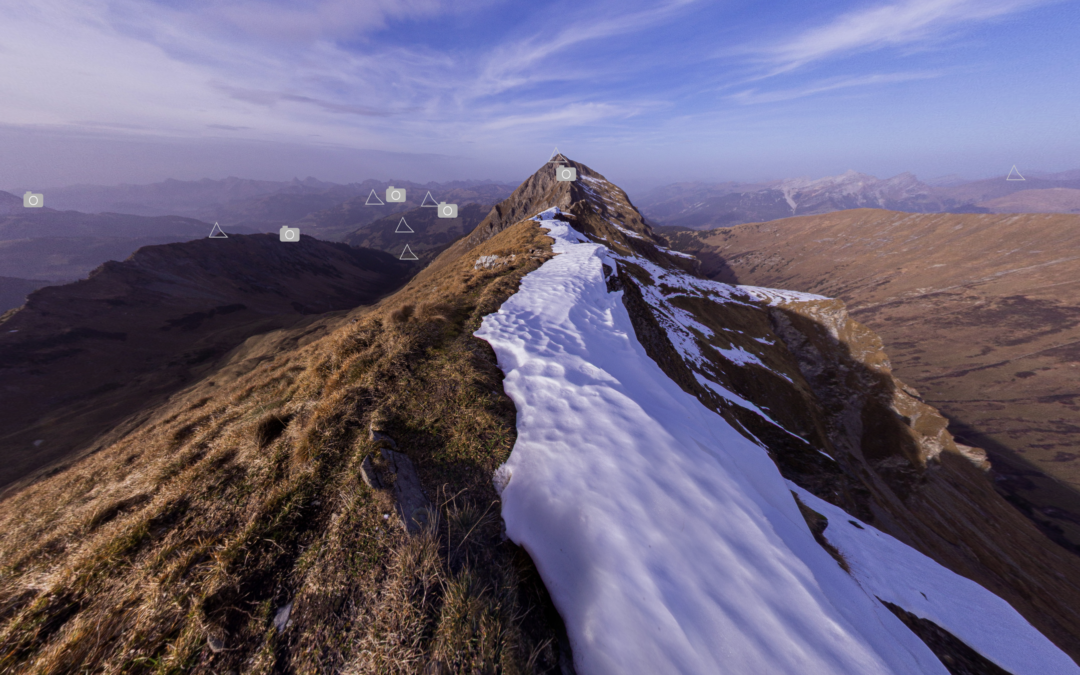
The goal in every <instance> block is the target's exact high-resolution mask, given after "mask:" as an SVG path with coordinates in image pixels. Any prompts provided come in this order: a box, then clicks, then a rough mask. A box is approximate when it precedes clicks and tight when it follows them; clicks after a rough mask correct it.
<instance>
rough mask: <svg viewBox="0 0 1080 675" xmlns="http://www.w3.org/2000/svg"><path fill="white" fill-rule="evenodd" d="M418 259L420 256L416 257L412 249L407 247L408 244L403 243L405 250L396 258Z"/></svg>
mask: <svg viewBox="0 0 1080 675" xmlns="http://www.w3.org/2000/svg"><path fill="white" fill-rule="evenodd" d="M419 259H420V258H417V257H416V254H415V253H413V252H412V249H411V248H409V245H408V244H405V250H404V251H402V252H401V257H400V258H398V260H419Z"/></svg>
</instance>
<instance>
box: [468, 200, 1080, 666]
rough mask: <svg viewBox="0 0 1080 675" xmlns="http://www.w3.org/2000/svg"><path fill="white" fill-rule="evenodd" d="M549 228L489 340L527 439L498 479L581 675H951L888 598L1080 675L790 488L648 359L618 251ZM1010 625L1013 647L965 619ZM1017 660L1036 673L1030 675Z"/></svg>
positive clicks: (939, 578)
mask: <svg viewBox="0 0 1080 675" xmlns="http://www.w3.org/2000/svg"><path fill="white" fill-rule="evenodd" d="M556 214H557V209H552V210H549V211H546V212H544V213H542V214H540V215H539V216H538V217H537V220H539V221H540V223H541V226H542V227H544V228H546V229H547V230H548V231H549V234H550V236H551V237H552V238H553V239H554V240H555V244H554V246H553V250H554V252H555V253H556V254H557V255H556V256H555V257H554V258H553V259H551V260H549V261H547V262H545V263H544V264H543V265H542V266H541V267H540V268H539V269H537V270H536V271H534V272H532V273H530V274H528V275H527V276H526V277H525V278H524V279H523V280H522V283H521V286H520V289H519V291H518V292H517V293H516V294H515V295H513V296H512V297H511V298H510V299H509V300H507V301H506V302H505V303H504V304H503V306H502V307H501V308H500V309H499V310H498V312H496V313H494V314H490V315H488V316H487V317H485V318H484V321H483V324H482V326H481V328H480V329H479V330H478V331H477V332H476V335H477V337H480V338H481V339H484V340H487V341H488V342H489V343H490V344H491V346H492V347H493V348H494V350H495V352H496V355H497V356H498V361H499V366H500V368H501V369H502V370H503V372H504V373H505V376H506V377H505V380H504V387H505V390H506V392H507V394H508V395H509V396H510V397H511V398H512V399H513V401H514V403H515V405H516V407H517V410H518V421H517V426H518V438H517V442H516V444H515V445H514V449H513V451H512V453H511V455H510V458H509V460H508V461H507V462H506V464H504V465H503V466H502V467H500V469H499V471H498V472H497V473H496V477H495V483H496V487H497V489H499V491H500V494H501V496H502V515H503V519H504V521H505V523H506V532H507V535H508V536H509V537H510V538H511V539H512V540H513V541H514V542H516V543H518V544H519V545H521V546H523V547H524V548H525V549H526V550H527V551H528V552H529V554H530V555H531V557H532V559H533V560H534V562H535V563H536V565H537V568H538V570H539V571H540V574H541V576H542V578H543V579H544V583H545V585H546V586H547V588H548V590H549V591H550V593H551V596H552V599H553V601H554V602H555V605H556V607H557V608H558V610H559V614H560V615H561V616H562V617H563V619H564V621H565V623H566V627H567V631H568V635H569V637H570V641H571V645H572V648H573V653H574V661H575V666H576V669H577V672H579V673H581V674H582V675H598V674H607V673H612V674H614V673H619V674H623V673H646V674H650V675H651V674H654V673H664V674H668V673H701V674H708V675H715V674H717V673H732V674H740V675H741V674H743V673H767V674H770V675H773V674H776V675H785V674H791V675H795V674H798V675H876V674H885V673H894V674H899V673H905V674H912V675H914V674H915V673H919V674H924V673H933V674H937V675H946V673H947V671H946V669H945V667H944V666H943V665H942V664H941V662H940V661H939V660H938V659H937V657H936V656H934V655H933V654H932V653H931V652H930V650H929V649H928V648H927V646H926V645H925V644H924V643H923V642H922V641H921V640H919V639H918V638H917V637H916V636H915V635H914V634H913V633H912V632H911V631H910V630H908V629H907V627H906V626H904V625H903V623H901V622H900V620H899V619H897V618H896V617H895V616H894V615H893V614H892V613H891V612H890V611H889V610H888V609H887V608H886V607H884V606H883V605H882V604H881V603H880V602H879V601H878V600H877V599H876V598H875V595H877V596H880V597H882V598H883V599H885V600H888V601H890V602H894V603H895V604H898V605H899V606H901V607H904V608H905V609H908V610H909V611H912V612H914V613H916V614H918V615H919V616H927V617H928V618H931V620H934V621H936V622H939V625H942V626H943V627H945V628H946V629H948V630H950V631H952V632H953V633H954V635H957V636H958V637H961V639H963V640H965V641H966V642H967V643H968V644H969V645H970V646H972V647H973V648H975V649H976V650H978V651H980V652H981V653H983V654H984V655H986V656H987V657H988V658H991V659H993V660H995V662H999V663H1002V664H1004V663H1009V664H1012V666H1013V667H1014V668H1016V669H1015V670H1013V673H1014V675H1026V674H1027V673H1036V672H1038V673H1044V674H1045V673H1051V672H1052V673H1061V674H1072V673H1078V672H1080V671H1078V670H1077V669H1076V668H1075V666H1071V665H1070V664H1071V661H1070V660H1069V659H1068V657H1067V656H1065V655H1064V654H1063V653H1061V652H1060V651H1058V650H1057V649H1056V647H1054V646H1053V645H1052V644H1051V643H1050V642H1049V641H1048V640H1046V639H1045V638H1044V637H1043V636H1041V635H1040V634H1038V633H1037V631H1035V630H1034V629H1033V628H1031V626H1029V625H1027V624H1026V622H1024V621H1023V619H1022V618H1020V617H1019V615H1017V614H1016V612H1015V611H1013V610H1012V608H1011V607H1009V606H1008V605H1007V604H1006V603H1004V602H1003V601H1001V600H1000V599H999V598H997V597H996V596H994V595H993V594H991V593H989V592H988V591H986V590H985V589H982V588H981V587H980V586H978V585H977V584H974V583H972V582H970V581H966V580H963V581H965V582H966V585H964V587H963V589H962V590H961V591H959V592H958V593H957V595H956V596H955V597H954V598H946V597H944V596H946V595H948V590H947V589H948V588H951V586H949V585H948V584H956V583H957V581H956V579H959V577H956V575H953V574H952V573H951V572H948V571H947V570H945V569H944V568H942V567H940V566H939V565H938V564H937V563H935V562H933V561H932V560H930V559H929V558H925V557H924V556H921V554H918V553H917V552H915V551H913V550H911V549H909V548H907V547H906V546H904V545H903V544H900V543H899V542H897V541H895V540H892V539H891V538H889V541H887V542H886V541H884V540H883V539H881V537H884V535H880V533H878V535H877V537H878V538H876V539H871V538H869V537H870V535H867V534H866V533H867V532H870V530H869V529H867V530H862V531H859V530H857V528H855V527H854V526H850V530H852V531H855V532H848V530H846V529H843V525H844V523H845V522H846V521H847V520H848V517H847V515H846V514H844V513H843V512H842V511H840V510H839V509H837V508H836V507H832V506H831V505H828V504H826V503H824V502H821V501H820V500H817V499H816V498H814V497H812V496H811V495H808V494H806V493H805V492H803V491H801V490H798V488H796V487H795V486H793V485H790V484H788V483H787V482H786V481H785V480H784V479H783V478H782V477H781V475H780V473H779V470H778V469H777V468H776V465H775V464H774V463H773V462H772V460H771V459H770V458H769V456H768V454H767V452H766V450H765V449H764V448H762V447H759V446H758V445H756V444H755V443H754V442H752V441H750V440H748V439H747V438H745V437H744V436H743V435H741V434H740V433H738V432H737V431H736V430H735V429H733V428H732V427H731V426H730V425H729V424H728V423H727V422H726V421H725V420H724V419H723V417H722V416H720V415H719V414H717V413H716V412H714V411H712V410H709V409H708V408H707V407H705V406H704V405H703V404H702V403H701V402H700V401H698V399H697V398H695V397H693V396H691V395H690V394H687V393H686V392H684V391H683V390H682V389H681V388H680V387H679V386H678V385H677V384H675V383H674V382H673V381H672V380H671V379H669V378H668V377H667V376H666V375H665V374H664V373H663V371H661V370H660V368H659V366H657V365H656V363H655V362H654V361H652V359H651V358H649V356H648V355H647V354H646V353H645V350H644V348H643V347H642V346H641V344H640V343H639V342H638V341H637V338H636V334H635V332H634V327H633V324H632V323H631V319H630V316H629V314H628V313H627V311H626V308H625V306H624V305H623V303H622V298H621V292H618V293H609V292H608V291H607V282H606V280H605V274H604V266H605V264H607V266H608V267H611V266H613V265H617V264H619V261H620V257H619V256H617V255H616V254H614V252H612V251H611V250H609V249H607V248H606V247H604V246H603V245H601V244H597V243H593V242H591V241H589V240H588V239H587V238H586V237H585V236H583V235H582V234H580V233H579V232H577V231H575V230H574V229H573V228H572V227H571V226H570V225H569V224H568V223H566V222H564V221H561V220H555V219H554V217H555V215H556ZM633 262H634V263H635V264H638V265H641V266H642V267H644V265H642V262H643V261H642V260H641V259H639V258H634V259H633ZM649 272H650V274H652V275H653V276H654V278H655V279H663V280H664V283H666V284H675V283H683V284H688V285H692V286H694V287H699V286H700V287H701V288H702V289H707V290H708V291H709V292H710V293H711V294H715V296H719V297H723V298H725V299H726V300H727V301H731V302H742V301H745V300H746V296H744V295H743V293H744V292H746V293H749V294H750V295H751V296H754V297H757V298H760V299H762V300H766V301H768V302H780V301H785V300H793V299H794V300H801V299H804V298H816V297H817V296H809V295H807V294H786V293H783V292H773V291H768V292H766V290H765V289H750V290H749V291H747V290H746V289H741V288H738V289H737V288H735V287H731V286H724V285H723V284H714V283H713V282H705V281H701V280H697V279H693V278H692V277H689V276H684V277H683V280H682V281H681V282H680V281H679V279H678V278H677V277H678V276H679V275H676V274H675V273H673V272H671V271H668V270H662V269H660V268H659V267H657V268H656V270H651V269H650V270H649ZM642 288H643V289H644V288H648V287H647V286H643V287H642ZM715 296H714V297H715ZM654 300H655V298H651V299H650V302H652V301H654ZM669 309H670V308H667V307H663V308H658V310H659V312H658V313H661V314H663V313H666V314H667V320H668V325H667V326H666V327H667V329H668V332H669V335H671V336H672V341H673V342H675V343H677V344H680V343H681V342H680V338H679V336H678V334H679V333H680V330H685V331H687V332H689V329H691V328H693V329H694V330H701V329H702V328H704V327H703V326H700V324H698V325H697V326H695V325H694V324H696V323H697V322H693V319H692V318H690V319H689V320H687V317H684V316H680V315H679V314H678V313H670V312H669ZM691 322H693V323H691ZM691 335H692V334H691ZM682 342H685V340H683V341H682ZM694 348H695V349H696V348H697V347H696V345H695V346H694ZM696 376H697V377H698V378H699V382H702V384H704V385H705V386H708V387H709V388H710V389H712V390H713V391H715V392H717V394H718V395H721V396H724V397H725V398H728V400H732V401H733V402H734V403H736V404H738V405H742V406H744V407H748V408H750V409H752V410H754V411H755V412H758V413H759V414H760V413H761V411H760V410H757V408H756V407H754V406H753V404H752V403H750V402H748V401H745V400H742V399H739V398H738V397H737V396H736V395H734V394H732V393H731V392H727V391H726V390H725V389H724V388H723V387H719V385H716V384H715V383H711V382H710V381H709V380H708V379H707V378H705V377H703V376H701V375H700V374H697V375H696ZM736 399H737V400H736ZM792 489H794V490H798V491H799V492H800V494H801V495H802V499H803V500H804V502H805V503H807V504H809V505H811V507H812V508H814V509H815V510H817V511H819V512H820V513H823V514H825V515H826V516H827V517H828V518H829V521H830V525H829V527H828V529H827V531H826V535H827V536H829V538H830V540H834V543H835V544H836V545H837V546H838V547H839V548H840V550H842V551H843V552H844V554H845V555H846V556H848V559H849V560H850V561H851V563H852V566H853V569H854V570H855V576H854V577H853V576H850V575H848V574H847V573H845V572H844V571H843V570H842V569H841V568H840V567H839V565H838V564H837V563H836V561H835V560H833V559H832V558H831V557H830V556H829V555H828V554H827V553H826V552H825V551H824V549H822V548H821V546H819V545H818V544H817V542H815V541H814V539H813V536H812V535H811V533H810V532H809V529H808V528H807V526H806V522H805V520H804V519H803V517H802V515H801V513H800V512H799V509H798V506H797V505H796V503H795V501H794V499H793V497H792V495H791V490H792ZM873 532H876V531H873ZM848 535H850V536H848ZM834 537H835V539H834ZM893 547H901V549H903V550H899V549H894V548H893ZM898 560H902V561H904V565H903V566H901V567H902V569H895V568H896V561H898ZM908 565H910V569H909V568H908V567H907V566H908ZM948 575H951V577H950V576H948ZM917 582H918V583H917ZM917 591H926V592H927V595H928V596H930V597H931V598H935V599H933V600H929V601H928V602H927V603H924V604H925V605H930V607H929V608H928V607H926V606H923V605H919V604H918V603H915V604H912V602H913V601H914V598H913V597H912V596H913V595H915V593H916V592H917ZM931 591H932V593H931ZM965 606H966V607H968V608H970V609H966V610H965V609H964V607H965ZM973 616H978V621H975V620H974V619H972V617H973ZM1001 617H1003V618H1002V621H1003V623H1002V624H1001V625H1004V626H1007V627H1008V630H1007V634H999V633H1002V631H994V630H985V626H983V627H978V626H967V630H965V627H964V626H963V625H961V624H963V623H964V622H967V623H980V622H981V623H983V624H987V623H996V622H997V621H998V619H999V618H1001ZM990 642H994V644H990ZM1032 652H1037V653H1038V654H1037V658H1035V657H1032ZM1020 654H1026V655H1028V657H1030V660H1029V663H1030V664H1035V665H1034V666H1030V667H1026V669H1025V668H1019V667H1017V666H1016V665H1015V663H1014V661H1015V659H1014V658H1013V657H1015V656H1016V655H1020ZM1033 668H1034V669H1033Z"/></svg>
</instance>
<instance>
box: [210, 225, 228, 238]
mask: <svg viewBox="0 0 1080 675" xmlns="http://www.w3.org/2000/svg"><path fill="white" fill-rule="evenodd" d="M210 238H211V239H228V238H229V235H227V234H225V232H223V231H222V229H221V226H220V225H218V224H217V223H214V229H212V230H210Z"/></svg>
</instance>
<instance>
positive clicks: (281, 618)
mask: <svg viewBox="0 0 1080 675" xmlns="http://www.w3.org/2000/svg"><path fill="white" fill-rule="evenodd" d="M292 606H293V604H292V603H291V602H290V603H289V604H287V605H285V606H284V607H279V608H278V611H277V613H276V614H274V628H276V629H277V631H278V632H279V633H280V632H281V631H283V630H285V629H286V628H288V627H289V615H290V614H292Z"/></svg>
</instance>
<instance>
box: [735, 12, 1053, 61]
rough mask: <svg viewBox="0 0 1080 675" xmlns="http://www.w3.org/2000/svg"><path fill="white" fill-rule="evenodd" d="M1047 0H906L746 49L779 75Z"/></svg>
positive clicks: (904, 42)
mask: <svg viewBox="0 0 1080 675" xmlns="http://www.w3.org/2000/svg"><path fill="white" fill-rule="evenodd" d="M1046 1H1047V0H903V1H901V2H892V3H888V4H884V5H877V6H875V7H870V8H866V9H859V10H855V11H852V12H848V13H846V14H842V15H840V16H838V17H836V18H835V19H833V20H832V21H829V22H828V23H825V24H823V25H820V26H817V27H814V28H811V29H809V30H805V31H803V32H801V33H798V34H796V35H794V36H793V37H791V38H789V39H787V40H784V41H781V42H778V43H775V44H772V45H769V46H768V47H766V48H765V49H761V50H756V49H750V50H747V51H748V52H750V53H755V54H756V55H757V56H758V57H759V58H760V59H761V60H762V61H763V62H764V63H766V64H768V65H769V66H770V74H774V75H775V74H779V73H784V72H788V71H790V70H794V69H796V68H799V67H801V66H805V65H807V64H810V63H814V62H818V61H823V60H826V59H833V58H838V57H843V56H850V55H853V54H858V53H862V52H867V51H873V50H877V49H883V48H886V47H896V46H900V45H910V44H914V43H919V42H925V41H927V40H931V39H934V38H938V37H940V36H942V35H943V34H947V33H949V32H950V31H954V30H957V29H959V28H961V27H965V26H969V25H971V24H974V23H980V22H985V21H989V20H992V19H997V18H999V17H1003V16H1005V15H1008V14H1013V13H1016V12H1020V11H1023V10H1027V9H1030V8H1032V7H1034V6H1036V5H1040V4H1046Z"/></svg>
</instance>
